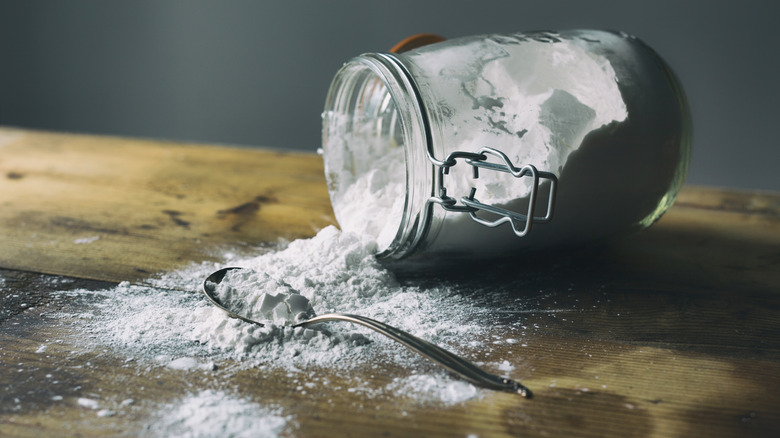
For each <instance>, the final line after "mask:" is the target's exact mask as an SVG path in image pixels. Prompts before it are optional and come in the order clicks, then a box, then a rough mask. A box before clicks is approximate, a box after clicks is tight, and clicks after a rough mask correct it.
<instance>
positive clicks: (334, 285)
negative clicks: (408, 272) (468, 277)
mask: <svg viewBox="0 0 780 438" xmlns="http://www.w3.org/2000/svg"><path fill="white" fill-rule="evenodd" d="M376 248H377V246H376V243H375V242H374V241H373V240H372V239H371V238H368V237H366V236H359V235H356V234H352V233H345V232H341V231H339V230H338V229H336V228H335V227H327V228H325V229H323V230H321V231H320V232H319V233H318V234H317V235H316V236H315V237H313V238H311V239H305V240H296V241H294V242H290V243H289V244H287V245H286V247H282V248H280V249H279V250H278V251H273V252H268V253H265V254H261V255H259V256H256V257H251V258H240V257H236V256H230V255H227V256H226V260H225V262H224V263H220V264H214V263H203V264H199V265H193V266H191V267H189V268H187V269H182V270H179V271H176V272H171V273H169V274H166V275H164V276H163V277H161V278H157V279H154V280H150V281H149V283H150V285H148V286H139V285H131V284H129V283H122V284H119V285H118V286H117V287H115V288H113V289H110V290H104V291H97V292H90V291H84V290H77V291H69V292H62V293H61V294H62V295H63V298H67V300H69V301H73V300H79V299H81V300H84V302H83V303H82V304H78V302H76V303H75V304H74V305H75V306H76V308H79V309H82V310H80V313H73V314H60V315H59V317H61V318H63V319H64V320H66V321H68V324H69V325H70V327H71V329H72V330H73V332H74V333H76V334H77V336H79V342H80V344H81V345H86V346H87V347H89V346H90V345H91V346H92V347H93V348H95V349H100V350H105V349H106V348H108V349H109V350H111V351H113V352H114V354H116V355H119V356H120V357H125V358H127V361H128V362H132V363H137V364H138V365H137V366H141V367H147V369H150V368H149V367H164V368H166V369H167V370H168V371H169V372H193V373H195V372H196V373H207V375H208V374H214V376H215V378H217V379H226V380H225V383H229V377H224V374H221V373H222V368H221V366H222V365H221V364H222V363H223V361H228V362H227V363H228V364H229V365H227V366H228V367H236V366H237V367H251V368H254V367H259V368H261V369H268V370H281V371H283V372H286V373H287V375H288V377H289V379H290V382H289V384H290V385H291V387H292V388H295V387H298V388H300V389H299V390H300V391H307V388H310V387H312V386H310V385H315V386H321V385H323V386H327V385H328V382H327V380H328V377H326V376H322V375H320V374H310V373H309V372H308V371H307V370H310V369H312V368H320V369H327V370H330V371H331V372H332V373H335V374H336V375H339V376H341V378H342V379H346V380H345V381H346V382H349V383H348V384H350V385H352V387H351V388H355V390H356V391H359V392H361V393H362V394H364V395H365V396H366V397H394V398H396V397H397V398H412V399H414V400H417V401H418V402H420V403H428V404H430V403H432V404H455V403H462V402H464V401H467V400H470V399H473V398H475V397H479V396H480V394H481V393H482V390H480V389H477V388H475V387H474V386H473V385H471V384H470V383H467V382H464V381H461V380H458V379H456V378H453V377H452V376H450V375H449V374H447V373H446V372H445V371H444V370H443V369H442V368H440V367H438V366H436V365H434V364H432V363H431V362H430V361H428V360H427V359H425V358H423V357H421V356H419V355H416V354H414V353H412V352H409V351H408V350H407V349H406V348H405V347H403V346H400V345H399V344H397V343H395V342H393V341H391V340H389V339H387V338H385V337H384V336H382V335H379V334H377V333H374V332H372V331H370V330H368V329H366V328H363V327H360V326H356V325H352V324H349V323H341V322H337V323H329V324H323V325H316V326H313V327H312V328H306V329H302V328H296V329H293V328H291V327H290V326H289V325H290V323H291V322H292V321H296V320H299V319H300V318H301V317H303V314H310V313H318V314H323V313H330V312H346V313H354V314H359V315H363V316H367V317H369V318H374V319H377V320H379V321H384V322H387V323H389V324H391V325H394V326H396V327H398V328H400V329H402V330H406V331H408V332H410V333H412V334H415V335H417V336H419V337H421V338H423V339H426V340H429V341H431V342H433V343H436V344H438V345H441V346H443V347H445V348H447V349H449V350H451V351H453V352H454V353H456V354H461V355H463V354H464V349H466V351H470V350H472V349H474V348H475V347H476V349H477V350H484V351H487V352H489V351H490V349H489V348H487V347H485V349H482V348H480V344H479V343H478V341H476V340H477V339H480V338H485V337H487V334H486V333H487V331H488V330H489V329H490V322H489V321H491V318H492V317H493V316H495V311H496V309H492V308H484V307H480V306H477V305H475V304H473V303H472V302H471V301H470V300H469V299H468V298H466V297H464V296H463V295H461V294H460V293H459V292H458V291H457V290H454V289H453V288H451V287H447V286H435V287H425V288H421V287H419V286H409V285H403V284H400V283H399V282H398V281H397V279H396V277H395V276H394V275H393V273H392V272H391V271H389V270H388V269H386V268H385V267H384V266H382V265H381V264H380V263H378V262H377V260H376V259H375V257H374V253H375V252H376ZM223 266H241V267H244V268H247V270H241V271H231V272H233V274H232V275H235V277H233V278H230V279H229V281H227V282H226V283H227V284H233V286H234V287H233V288H232V289H230V290H227V289H226V290H224V291H223V292H225V294H226V295H225V300H226V301H229V302H231V303H234V304H236V305H237V306H239V307H240V306H241V305H242V304H243V305H244V308H245V310H249V311H250V312H255V311H257V312H259V313H260V314H263V313H264V312H265V313H264V315H265V322H266V325H265V326H264V327H260V326H257V325H255V324H250V323H246V322H243V321H241V320H238V319H231V318H228V317H227V315H226V314H225V313H224V312H223V311H221V310H220V309H218V308H216V307H214V306H213V305H211V304H210V303H209V302H208V301H207V299H206V297H205V296H204V295H203V294H202V293H200V289H201V287H202V283H203V281H204V279H205V278H206V277H207V276H208V275H210V274H211V273H212V272H214V271H215V270H217V269H219V268H221V267H223ZM229 275H231V274H229ZM282 280H283V281H282ZM255 281H256V283H255ZM223 283H225V282H223ZM237 284H238V285H240V284H243V285H244V286H246V288H244V287H243V286H241V287H236V285H237ZM176 289H180V290H176ZM263 295H265V296H266V297H267V296H272V295H275V296H276V299H275V300H271V301H269V303H271V302H272V301H273V303H276V305H274V306H272V307H271V308H272V311H271V312H270V313H268V312H267V310H268V309H267V308H266V307H264V303H265V301H264V299H263ZM293 297H297V298H295V299H298V298H300V301H299V304H296V305H297V309H299V310H300V311H301V312H302V313H301V312H297V313H295V312H287V309H288V307H287V306H282V308H283V309H284V310H285V312H284V315H280V313H279V310H281V309H278V305H279V303H284V302H287V303H290V302H291V301H294V300H291V298H293ZM280 299H281V301H280ZM300 303H303V304H300ZM270 305H271V304H269V306H270ZM294 307H295V306H293V305H290V306H289V308H290V309H292V308H294ZM52 315H53V314H52ZM84 334H86V335H87V339H86V340H89V341H90V342H91V344H90V343H87V344H85V343H84V341H85V339H84ZM466 340H468V341H466ZM465 357H466V358H469V356H465ZM234 361H237V362H234ZM384 363H391V364H393V365H400V366H401V367H402V368H405V369H408V370H409V372H410V374H409V375H408V376H407V377H397V378H396V379H395V380H394V381H393V382H392V383H391V384H389V385H376V384H374V383H373V380H372V379H370V378H369V377H368V376H364V375H363V374H364V373H354V375H353V374H352V373H351V371H353V370H356V369H365V368H364V367H365V366H369V367H370V368H371V369H375V370H376V371H375V372H377V373H381V372H382V369H383V367H384V365H383V364H384ZM491 363H492V364H493V365H491V366H489V367H488V370H492V371H494V372H497V371H498V368H503V369H509V367H507V366H506V365H499V366H495V364H502V359H501V358H493V359H492V362H491ZM151 369H153V368H151ZM228 374H229V373H228ZM509 377H512V376H509ZM282 384H283V383H282ZM296 385H297V386H296ZM347 389H350V388H346V389H344V390H347ZM334 390H336V389H334ZM81 405H82V406H84V407H88V408H90V409H98V408H99V406H98V405H97V402H94V403H92V402H89V401H87V400H85V401H84V402H82V403H81ZM111 408H112V409H114V411H110V412H109V411H107V412H106V413H105V414H106V415H108V414H111V415H113V414H114V413H115V412H116V411H121V410H122V409H127V406H126V405H125V404H122V405H120V406H112V407H111ZM164 410H165V412H168V414H167V415H165V416H163V417H161V419H160V420H159V422H158V423H155V424H154V425H152V426H150V427H151V429H150V430H152V431H153V432H155V433H159V434H160V435H168V433H166V432H165V431H166V430H167V431H171V433H174V434H176V435H185V436H197V434H198V433H201V431H208V432H219V433H222V432H225V431H227V432H225V433H228V434H231V433H232V434H234V435H235V436H241V435H240V433H243V431H244V430H245V429H244V428H245V427H257V428H258V430H261V431H263V430H270V431H271V432H269V435H273V433H276V432H275V431H278V430H280V428H284V424H286V423H287V419H289V418H291V417H290V416H289V415H282V414H280V412H279V411H278V409H275V408H273V407H269V406H261V405H257V404H254V403H250V402H247V401H245V400H236V399H234V398H232V397H231V396H230V395H228V394H226V393H224V392H219V391H217V392H214V391H206V392H203V393H200V394H198V395H195V396H193V397H189V398H187V399H185V400H182V401H181V402H177V403H175V404H173V405H171V406H167V407H165V409H164ZM217 419H219V421H217ZM222 420H226V421H227V423H225V421H222ZM231 422H232V423H231ZM223 423H225V424H228V425H227V426H226V425H224V424H223ZM220 424H222V426H220ZM218 427H227V428H230V430H228V429H225V430H222V429H217V428H218ZM187 431H188V432H187ZM219 433H218V434H219Z"/></svg>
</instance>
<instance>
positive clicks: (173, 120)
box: [0, 0, 780, 190]
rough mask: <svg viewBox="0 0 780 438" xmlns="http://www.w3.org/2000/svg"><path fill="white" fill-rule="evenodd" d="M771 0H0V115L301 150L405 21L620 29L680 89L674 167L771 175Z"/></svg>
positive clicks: (473, 28) (711, 176)
mask: <svg viewBox="0 0 780 438" xmlns="http://www.w3.org/2000/svg"><path fill="white" fill-rule="evenodd" d="M777 9H778V8H776V7H774V5H773V2H770V1H739V2H736V1H734V2H729V1H711V0H697V1H684V0H670V1H667V0H655V1H652V2H650V1H647V2H637V1H579V0H568V1H553V0H550V1H522V0H515V1H491V0H481V1H455V0H449V1H445V0H437V1H424V0H417V1H406V0H404V1H370V0H357V1H341V2H327V1H317V0H306V1H284V2H283V1H281V0H280V1H274V2H271V1H226V0H222V1H216V0H215V1H194V0H186V1H185V0H182V1H166V0H143V1H138V0H134V1H124V2H120V1H37V0H34V1H24V0H19V1H12V0H0V124H2V125H7V126H20V127H29V128H42V129H48V130H57V131H72V132H85V133H101V134H114V135H125V136H136V137H150V138H160V139H174V140H186V141H197V142H209V143H224V144H234V145H245V146H270V147H275V148H290V149H301V150H309V151H314V150H315V149H316V148H317V147H319V144H320V126H321V125H320V113H321V111H322V106H323V103H324V99H325V94H326V92H327V89H328V86H329V83H330V80H331V78H332V77H333V74H334V73H335V72H336V70H337V69H338V68H339V67H340V65H341V64H342V63H343V62H344V61H345V60H347V59H348V58H350V57H352V56H355V55H358V54H360V53H363V52H368V51H383V50H387V49H389V48H390V47H391V46H392V45H393V44H394V43H395V42H397V41H398V40H400V39H402V38H403V37H406V36H408V35H410V34H414V33H419V32H433V33H438V34H441V35H444V36H447V37H456V36H464V35H471V34H481V33H489V32H512V31H521V30H539V29H553V30H554V29H567V28H599V29H615V30H624V31H627V32H629V33H633V34H635V35H637V36H639V37H640V38H641V39H643V40H644V41H646V42H647V43H648V44H650V45H651V46H652V47H654V48H655V49H656V50H657V51H658V52H659V53H660V54H661V55H662V56H663V57H664V58H665V59H666V60H667V61H668V62H669V64H670V65H671V66H672V68H673V69H674V70H675V71H676V72H677V74H678V76H679V77H680V79H681V80H682V82H683V85H684V87H685V89H686V91H687V93H688V97H689V100H690V102H691V107H692V112H693V119H694V132H695V143H694V144H695V146H694V154H693V161H692V164H691V169H690V174H689V178H688V181H689V182H690V183H695V184H705V185H714V186H727V187H738V188H752V189H770V190H780V178H778V172H777V165H778V163H780V151H779V148H778V131H780V110H779V109H778V107H779V105H778V102H777V101H778V98H780V68H779V67H780V59H779V58H780V38H779V37H778V30H776V26H777V22H778V14H777V11H776V10H777Z"/></svg>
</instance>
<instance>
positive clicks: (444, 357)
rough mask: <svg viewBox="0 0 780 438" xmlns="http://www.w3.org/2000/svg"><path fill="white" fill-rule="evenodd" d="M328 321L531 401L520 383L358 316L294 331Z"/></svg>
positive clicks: (335, 317) (328, 317)
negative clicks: (341, 323) (379, 338)
mask: <svg viewBox="0 0 780 438" xmlns="http://www.w3.org/2000/svg"><path fill="white" fill-rule="evenodd" d="M328 321H346V322H351V323H354V324H359V325H362V326H365V327H368V328H370V329H372V330H374V331H376V332H378V333H381V334H383V335H385V336H387V337H389V338H390V339H393V340H394V341H396V342H398V343H400V344H403V345H404V346H406V347H407V348H409V349H410V350H412V351H414V352H415V353H418V354H421V355H423V356H425V357H427V358H429V359H431V360H432V361H434V362H436V363H438V364H439V365H441V366H443V367H444V368H446V369H447V370H449V371H450V372H452V373H454V374H456V375H458V376H460V377H462V378H464V379H465V380H468V381H469V382H471V383H473V384H475V385H478V386H482V387H485V388H490V389H496V390H500V391H508V392H514V393H517V394H520V395H521V396H523V397H526V398H530V397H531V391H530V390H529V389H528V388H526V387H525V386H523V385H522V384H520V383H519V382H516V381H514V380H512V379H508V378H505V377H500V376H496V375H494V374H490V373H488V372H487V371H485V370H483V369H482V368H479V367H478V366H476V365H474V364H473V363H471V362H469V361H467V360H465V359H463V358H461V357H459V356H457V355H455V354H453V353H451V352H449V351H447V350H445V349H443V348H441V347H439V346H436V345H433V344H431V343H430V342H428V341H425V340H422V339H420V338H418V337H416V336H414V335H411V334H409V333H407V332H405V331H403V330H400V329H397V328H395V327H392V326H389V325H387V324H384V323H381V322H379V321H376V320H373V319H371V318H366V317H364V316H359V315H350V314H346V313H328V314H325V315H319V316H315V317H314V318H311V319H309V320H306V321H303V322H301V323H298V324H296V325H294V327H306V326H309V325H313V324H319V323H322V322H328Z"/></svg>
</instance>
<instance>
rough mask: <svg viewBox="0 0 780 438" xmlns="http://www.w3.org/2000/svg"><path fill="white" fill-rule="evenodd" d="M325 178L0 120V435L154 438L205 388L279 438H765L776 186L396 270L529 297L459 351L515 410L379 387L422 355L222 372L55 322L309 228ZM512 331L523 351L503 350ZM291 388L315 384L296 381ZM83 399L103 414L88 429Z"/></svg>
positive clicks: (470, 293)
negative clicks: (145, 283) (166, 275)
mask: <svg viewBox="0 0 780 438" xmlns="http://www.w3.org/2000/svg"><path fill="white" fill-rule="evenodd" d="M250 182H251V183H250ZM324 184H325V183H324V179H323V177H322V168H321V164H320V160H319V158H318V157H316V156H315V155H307V154H287V153H278V152H273V151H269V150H250V149H238V148H228V147H217V146H204V145H183V144H174V143H163V142H155V141H141V140H131V139H119V138H106V137H91V136H80V135H63V134H54V133H40V132H30V131H23V130H14V129H0V206H1V207H2V208H1V209H0V288H1V289H2V294H0V300H2V301H0V304H2V312H1V313H0V435H1V436H6V435H7V436H31V437H32V436H36V437H37V436H47V435H69V436H77V435H78V436H105V435H131V436H137V435H145V434H153V432H154V431H153V430H150V429H148V427H149V425H150V424H154V421H155V419H156V418H158V417H159V416H160V415H164V412H165V407H166V406H167V405H168V404H169V403H174V402H176V401H177V400H180V399H181V398H182V397H184V396H186V395H188V394H193V393H197V392H198V391H201V390H206V389H214V390H229V391H230V392H232V393H235V394H237V395H239V396H241V397H244V398H246V399H248V400H253V401H256V402H258V403H263V404H272V405H275V406H279V407H280V408H282V409H283V410H284V412H285V413H286V414H289V415H290V416H291V417H292V418H294V421H291V422H290V423H289V424H288V427H287V428H286V429H285V430H284V432H283V435H284V436H314V437H319V436H323V437H325V436H361V437H362V436H390V437H394V436H398V437H408V436H442V437H444V436H468V435H470V434H473V435H476V436H480V437H491V436H531V437H534V436H540V437H541V436H582V437H590V436H594V437H595V436H608V437H632V436H633V437H675V436H712V437H732V436H739V437H744V436H777V434H778V431H780V195H778V194H775V193H749V192H736V191H728V190H720V189H714V188H703V187H685V189H684V190H683V192H682V193H681V195H680V197H679V199H678V202H677V203H676V204H675V206H674V207H673V208H672V210H671V211H670V212H669V213H668V214H667V215H666V216H664V218H662V219H661V221H660V222H659V223H658V224H656V225H654V226H653V227H652V228H651V229H649V230H648V231H646V232H644V233H641V234H638V235H636V236H632V237H629V238H626V239H624V240H621V241H619V242H616V243H614V244H611V245H607V246H603V247H599V248H590V249H582V250H580V251H577V252H573V251H572V252H567V253H564V254H561V253H558V254H544V255H538V256H534V257H530V258H529V257H526V258H523V259H518V260H505V261H502V262H499V263H496V264H491V265H485V266H480V265H476V266H474V267H475V268H478V269H477V270H476V271H472V272H470V273H468V274H467V273H464V272H463V271H462V270H460V271H457V270H456V271H442V272H434V273H426V274H421V273H419V272H412V271H409V272H405V271H399V272H398V273H397V275H398V279H399V281H401V282H402V283H404V284H409V285H415V286H418V287H421V288H425V287H429V286H431V285H440V284H443V283H445V284H452V285H455V286H457V287H458V289H459V290H462V291H463V292H462V293H463V294H464V296H465V298H467V299H470V300H473V302H474V303H476V304H479V305H484V306H493V307H496V308H504V307H505V306H504V305H505V303H508V302H512V303H517V302H520V303H523V305H522V306H518V307H516V308H510V309H507V310H506V311H503V312H501V313H499V314H498V316H497V317H496V318H495V320H493V321H490V322H489V325H490V328H489V330H487V332H486V333H485V334H483V335H480V336H476V335H475V336H474V337H473V339H469V340H468V341H476V345H478V347H464V351H465V352H466V354H467V355H468V356H469V357H471V358H472V359H474V360H477V361H482V362H484V363H485V364H486V367H488V369H490V370H491V371H494V372H500V370H498V369H496V368H495V363H496V362H497V361H499V360H503V359H507V360H509V361H510V363H511V364H512V365H513V366H514V369H513V371H511V372H510V373H509V374H510V377H513V378H516V379H518V380H521V381H522V382H523V383H524V384H526V385H527V386H529V387H530V388H531V389H532V390H534V392H535V397H534V398H533V399H531V400H525V399H522V398H519V397H516V396H513V395H511V394H503V393H497V392H492V391H481V392H480V396H479V397H478V398H476V399H473V400H470V401H467V402H464V403H457V404H453V405H447V404H442V403H433V402H425V401H421V400H420V399H418V398H415V397H408V398H407V397H403V396H397V395H393V394H390V393H386V392H383V391H382V388H385V387H386V386H387V385H388V384H390V383H391V382H392V380H393V379H394V378H397V377H404V376H408V375H410V374H411V373H414V372H419V371H421V370H422V371H426V372H431V371H432V370H434V368H433V366H432V365H430V364H428V363H426V362H425V361H424V360H422V359H420V361H419V365H418V366H416V367H414V368H413V369H407V368H402V367H399V366H397V365H395V363H394V361H393V356H392V354H388V355H387V357H386V360H383V361H381V362H380V363H376V364H363V365H360V366H357V367H356V368H355V369H352V370H351V371H350V372H348V373H345V372H343V371H339V370H337V369H307V370H301V371H300V372H295V373H287V372H281V371H278V370H277V371H274V370H273V369H263V368H246V367H240V366H239V364H237V363H234V362H230V361H221V362H219V363H218V364H217V369H216V370H209V371H205V370H197V371H188V372H180V371H176V370H170V369H167V368H165V367H164V366H153V365H150V364H149V363H146V362H143V361H127V358H126V357H121V356H119V355H117V354H116V353H112V352H111V351H100V350H96V349H94V348H88V347H87V346H86V344H85V339H84V337H83V334H81V333H79V332H78V331H75V330H74V329H73V325H72V324H71V323H70V321H68V319H67V318H64V317H55V316H54V315H57V314H64V315H67V314H73V313H78V312H80V311H84V310H89V309H90V306H89V301H88V300H86V298H84V299H70V298H68V297H67V295H63V294H57V293H54V292H55V291H62V290H74V291H81V290H94V289H100V288H105V287H111V285H113V284H115V282H118V281H125V280H138V281H142V280H143V278H145V277H146V276H148V275H151V274H152V273H155V272H161V271H166V270H171V269H177V268H178V267H180V266H183V265H186V264H187V263H190V262H199V261H203V260H216V259H218V258H219V254H220V251H221V250H225V249H230V250H234V251H235V250H246V251H257V250H259V249H258V248H262V247H263V246H264V245H268V244H269V243H271V244H272V243H273V242H275V241H276V240H277V239H279V238H284V239H294V238H298V237H305V236H310V235H312V234H314V233H315V231H316V229H318V228H320V227H322V226H324V225H326V224H329V223H332V221H333V219H332V214H331V212H330V208H329V204H328V200H327V191H326V189H325V186H324ZM95 236H97V237H98V238H97V239H95V240H91V241H90V239H94V237H95ZM80 239H84V240H80ZM77 241H80V242H85V243H77ZM88 241H89V243H86V242H88ZM474 272H476V273H474ZM96 280H103V281H96ZM79 296H82V295H79ZM83 296H84V297H86V295H83ZM85 300H86V301H85ZM486 324H488V322H486ZM508 336H513V337H516V338H518V339H521V341H522V342H520V343H507V342H501V340H503V339H506V338H507V337H508ZM53 340H57V341H58V342H55V341H53ZM41 345H47V346H48V347H47V348H46V349H45V351H41ZM434 372H435V371H434ZM307 381H311V382H313V383H314V384H315V386H314V387H313V388H310V389H309V390H307V391H305V392H304V391H302V390H300V389H298V387H299V386H300V384H301V382H307ZM325 381H327V384H325V383H324V382H325ZM55 382H56V383H55ZM349 388H353V389H354V388H357V389H359V390H355V391H347V389H349ZM53 396H59V397H62V398H61V399H59V398H57V399H56V400H54V399H52V397H53ZM79 397H88V398H92V399H96V400H99V401H100V403H101V406H102V407H105V408H106V409H110V410H112V411H113V412H114V413H115V414H114V415H111V416H107V417H98V416H97V415H96V412H95V411H93V410H89V409H84V408H83V407H81V406H79V405H78V403H77V400H78V398H79ZM126 399H133V400H134V401H135V402H134V403H133V404H132V405H122V402H123V401H124V400H126Z"/></svg>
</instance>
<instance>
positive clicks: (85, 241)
mask: <svg viewBox="0 0 780 438" xmlns="http://www.w3.org/2000/svg"><path fill="white" fill-rule="evenodd" d="M98 239H100V236H89V237H82V238H80V239H76V240H74V241H73V243H75V244H76V245H87V244H90V243H92V242H95V241H97V240H98Z"/></svg>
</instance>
